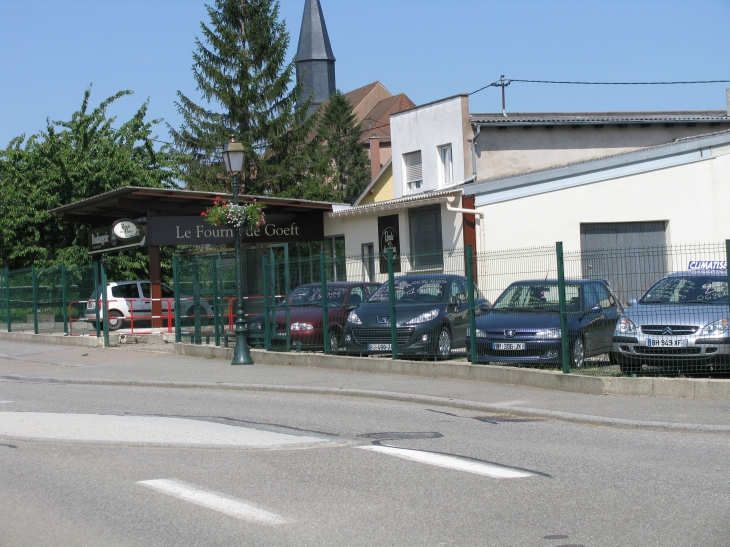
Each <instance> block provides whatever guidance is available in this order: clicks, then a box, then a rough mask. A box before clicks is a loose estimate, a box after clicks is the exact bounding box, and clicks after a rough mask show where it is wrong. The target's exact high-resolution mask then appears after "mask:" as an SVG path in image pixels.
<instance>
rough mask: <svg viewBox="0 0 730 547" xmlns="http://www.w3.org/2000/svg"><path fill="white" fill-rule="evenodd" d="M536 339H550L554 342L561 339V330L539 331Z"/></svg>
mask: <svg viewBox="0 0 730 547" xmlns="http://www.w3.org/2000/svg"><path fill="white" fill-rule="evenodd" d="M535 338H538V339H543V340H545V339H550V340H554V339H556V338H560V329H559V328H558V329H545V330H539V331H537V332H536V333H535Z"/></svg>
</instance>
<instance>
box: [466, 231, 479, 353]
mask: <svg viewBox="0 0 730 547" xmlns="http://www.w3.org/2000/svg"><path fill="white" fill-rule="evenodd" d="M472 253H473V251H472V246H471V245H467V246H466V279H467V284H468V285H469V288H468V293H467V294H468V295H469V346H470V347H469V353H470V355H471V364H472V365H476V363H477V322H476V321H477V316H476V311H475V310H474V256H473V254H472Z"/></svg>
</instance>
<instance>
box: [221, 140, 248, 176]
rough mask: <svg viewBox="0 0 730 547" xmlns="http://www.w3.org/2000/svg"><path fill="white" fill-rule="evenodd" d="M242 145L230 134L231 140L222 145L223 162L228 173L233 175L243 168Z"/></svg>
mask: <svg viewBox="0 0 730 547" xmlns="http://www.w3.org/2000/svg"><path fill="white" fill-rule="evenodd" d="M243 156H244V149H243V145H242V144H241V143H240V142H238V141H237V140H236V138H235V137H234V136H233V135H231V140H230V141H228V142H227V143H226V144H225V145H224V146H223V163H225V164H226V171H228V174H229V175H235V174H236V173H240V172H241V171H242V170H243Z"/></svg>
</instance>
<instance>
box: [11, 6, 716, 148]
mask: <svg viewBox="0 0 730 547" xmlns="http://www.w3.org/2000/svg"><path fill="white" fill-rule="evenodd" d="M214 1H215V0H209V3H212V2H214ZM321 5H322V9H323V11H324V15H325V20H326V22H327V28H328V31H329V36H330V41H331V43H332V49H333V51H334V54H335V57H336V58H337V63H336V73H337V87H338V88H339V89H341V90H342V91H344V92H347V91H351V90H353V89H356V88H358V87H361V86H364V85H366V84H368V83H371V82H374V81H380V82H381V83H382V84H383V85H384V86H385V87H386V88H387V89H388V90H389V91H391V92H392V93H394V94H396V93H405V94H407V95H408V96H409V97H410V98H411V100H413V101H414V102H415V103H416V104H425V103H428V102H431V101H434V100H437V99H441V98H444V97H448V96H451V95H455V94H457V93H470V92H472V91H475V90H477V89H479V88H481V87H483V86H485V85H487V84H489V83H491V82H494V81H495V80H498V79H499V77H500V75H502V74H504V75H505V76H506V77H507V78H513V79H529V80H570V81H575V80H580V81H670V80H671V81H677V80H730V61H729V57H728V52H730V47H729V46H730V32H728V31H727V28H728V27H727V24H728V21H729V20H730V1H728V0H681V1H680V0H500V1H496V0H368V1H362V0H360V1H356V0H321ZM303 7H304V0H280V16H281V18H282V19H284V20H285V21H286V25H287V29H288V31H289V34H290V37H291V41H290V51H289V59H291V58H293V56H294V54H295V51H296V46H297V41H298V37H299V28H300V26H301V18H302V10H303ZM208 21H209V19H208V15H207V11H206V7H205V0H174V1H173V0H145V1H140V0H125V1H123V2H120V1H112V0H0V52H1V53H2V55H0V148H4V147H5V146H6V145H7V143H9V142H10V140H11V139H13V138H14V137H17V136H19V135H22V134H25V135H26V136H30V135H32V134H34V133H37V132H39V131H41V130H43V129H44V128H45V124H46V119H47V118H50V119H52V120H67V119H69V118H70V117H71V114H72V113H73V112H74V111H76V110H78V108H79V107H80V105H81V101H82V99H83V93H84V91H85V90H86V89H87V87H88V86H89V85H92V95H91V104H92V106H96V105H98V104H99V103H100V102H101V101H102V100H104V99H106V98H107V97H109V96H111V95H113V94H114V93H116V92H117V91H120V90H123V89H129V90H132V91H134V95H132V96H131V97H124V98H122V99H120V100H119V101H117V103H115V106H114V107H113V108H112V109H111V110H110V113H112V114H114V115H117V116H118V119H119V120H120V121H125V120H128V119H129V118H130V117H131V116H132V115H133V114H134V112H136V110H137V109H138V108H139V107H140V106H141V105H142V103H143V102H144V101H145V100H147V99H149V117H148V119H150V120H151V119H158V118H160V119H164V120H165V121H167V122H168V123H170V124H171V125H172V126H173V127H179V125H180V122H181V119H180V116H179V115H178V113H177V109H176V107H175V100H176V96H177V92H178V91H182V92H183V93H185V94H186V95H187V96H188V97H190V98H191V99H193V100H195V101H198V102H202V100H201V98H200V95H199V93H198V92H197V90H196V86H195V82H194V80H193V76H192V71H191V68H192V62H193V61H192V52H193V50H194V47H195V38H196V37H199V36H201V31H200V24H201V22H206V23H207V22H208ZM726 88H730V84H708V85H681V86H622V87H619V86H564V85H538V84H526V83H513V84H512V85H511V86H509V87H508V88H507V111H508V112H571V111H573V112H575V111H594V112H595V111H601V112H606V111H645V110H724V109H725V108H726V103H725V89H726ZM500 110H501V95H500V91H499V89H498V88H489V89H486V90H483V91H480V92H479V93H475V94H474V95H472V96H471V97H470V111H471V112H474V113H476V112H498V111H500ZM155 133H156V135H158V138H159V139H160V140H161V141H166V140H170V138H169V133H168V129H167V127H166V126H165V125H164V124H160V125H158V126H157V127H156V131H155Z"/></svg>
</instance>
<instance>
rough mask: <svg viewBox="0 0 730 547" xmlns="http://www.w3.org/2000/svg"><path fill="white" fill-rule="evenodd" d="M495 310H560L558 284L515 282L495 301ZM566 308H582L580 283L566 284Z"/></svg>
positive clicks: (573, 309)
mask: <svg viewBox="0 0 730 547" xmlns="http://www.w3.org/2000/svg"><path fill="white" fill-rule="evenodd" d="M494 309H495V310H511V311H518V310H520V311H558V310H559V309H560V300H559V296H558V284H557V283H549V282H543V283H540V282H537V283H515V284H514V285H510V286H509V287H507V290H506V291H504V292H503V293H502V294H501V295H500V296H499V298H497V301H496V302H495V303H494ZM565 309H566V311H569V312H574V311H579V310H580V285H570V284H568V285H565Z"/></svg>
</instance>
